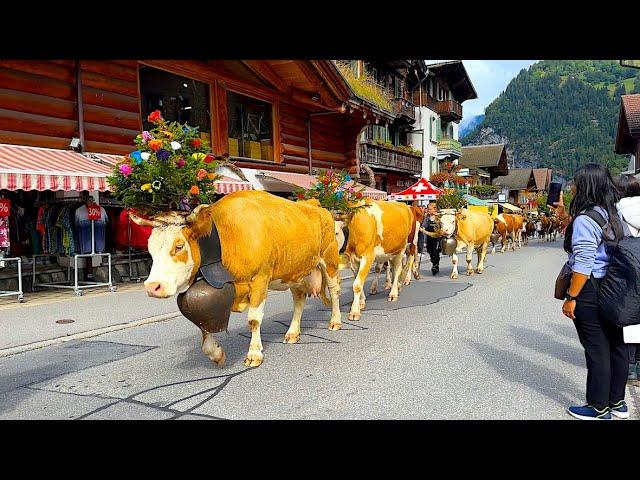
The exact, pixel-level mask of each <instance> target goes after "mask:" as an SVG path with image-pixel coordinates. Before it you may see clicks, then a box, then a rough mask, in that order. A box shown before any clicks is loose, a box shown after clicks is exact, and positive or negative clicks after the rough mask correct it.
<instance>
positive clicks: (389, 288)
mask: <svg viewBox="0 0 640 480" xmlns="http://www.w3.org/2000/svg"><path fill="white" fill-rule="evenodd" d="M392 286H393V284H392V283H385V284H384V289H385V290H391V287H392Z"/></svg>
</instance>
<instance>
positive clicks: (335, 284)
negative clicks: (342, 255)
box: [320, 260, 342, 330]
mask: <svg viewBox="0 0 640 480" xmlns="http://www.w3.org/2000/svg"><path fill="white" fill-rule="evenodd" d="M320 269H321V270H322V275H324V281H325V282H326V284H327V287H328V288H329V296H330V297H331V320H330V321H329V330H340V328H342V314H341V313H340V275H339V274H340V271H339V270H338V265H331V264H330V263H329V264H328V265H327V264H326V263H325V261H324V260H321V261H320Z"/></svg>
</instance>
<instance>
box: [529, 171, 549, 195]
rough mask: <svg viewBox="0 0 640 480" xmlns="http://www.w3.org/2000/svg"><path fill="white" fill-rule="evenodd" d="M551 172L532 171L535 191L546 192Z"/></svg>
mask: <svg viewBox="0 0 640 480" xmlns="http://www.w3.org/2000/svg"><path fill="white" fill-rule="evenodd" d="M551 172H552V170H551V169H550V168H534V169H533V179H534V180H535V182H536V190H538V191H539V192H543V191H546V190H547V188H548V187H549V183H550V182H551Z"/></svg>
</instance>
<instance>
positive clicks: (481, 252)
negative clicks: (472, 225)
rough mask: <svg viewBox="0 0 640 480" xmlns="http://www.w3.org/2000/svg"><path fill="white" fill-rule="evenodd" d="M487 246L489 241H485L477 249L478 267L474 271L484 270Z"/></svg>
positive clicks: (480, 271)
mask: <svg viewBox="0 0 640 480" xmlns="http://www.w3.org/2000/svg"><path fill="white" fill-rule="evenodd" d="M488 248H489V242H488V241H487V242H485V243H483V244H482V246H481V247H480V248H479V249H478V268H477V270H476V272H478V273H482V272H484V259H485V258H486V257H487V249H488Z"/></svg>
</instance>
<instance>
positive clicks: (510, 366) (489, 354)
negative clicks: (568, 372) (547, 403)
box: [467, 340, 584, 407]
mask: <svg viewBox="0 0 640 480" xmlns="http://www.w3.org/2000/svg"><path fill="white" fill-rule="evenodd" d="M467 343H468V344H469V345H470V346H471V347H473V348H474V349H475V350H476V351H477V352H478V353H479V354H480V356H481V358H482V359H483V360H484V362H485V363H486V364H487V365H489V366H490V367H491V368H493V369H494V370H495V371H496V372H497V373H499V374H500V375H501V376H502V377H503V378H504V379H505V380H507V381H509V382H512V383H519V384H521V385H524V386H525V387H527V388H530V389H533V390H535V391H536V392H538V393H540V394H542V395H544V396H545V397H547V398H549V399H551V400H553V401H554V402H556V403H558V404H559V405H561V406H562V407H566V406H568V405H573V404H575V403H576V401H578V399H582V398H583V397H584V392H583V388H582V387H578V386H577V385H576V384H575V383H573V382H572V381H571V379H569V378H567V377H566V376H564V375H562V374H559V373H558V372H556V371H555V370H551V369H549V368H547V367H543V366H541V365H537V364H535V363H533V362H532V361H530V360H527V359H526V358H525V357H522V356H520V355H516V354H514V353H512V352H509V351H507V350H502V349H500V348H496V347H494V346H492V345H488V344H485V343H480V342H476V341H475V340H467Z"/></svg>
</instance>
